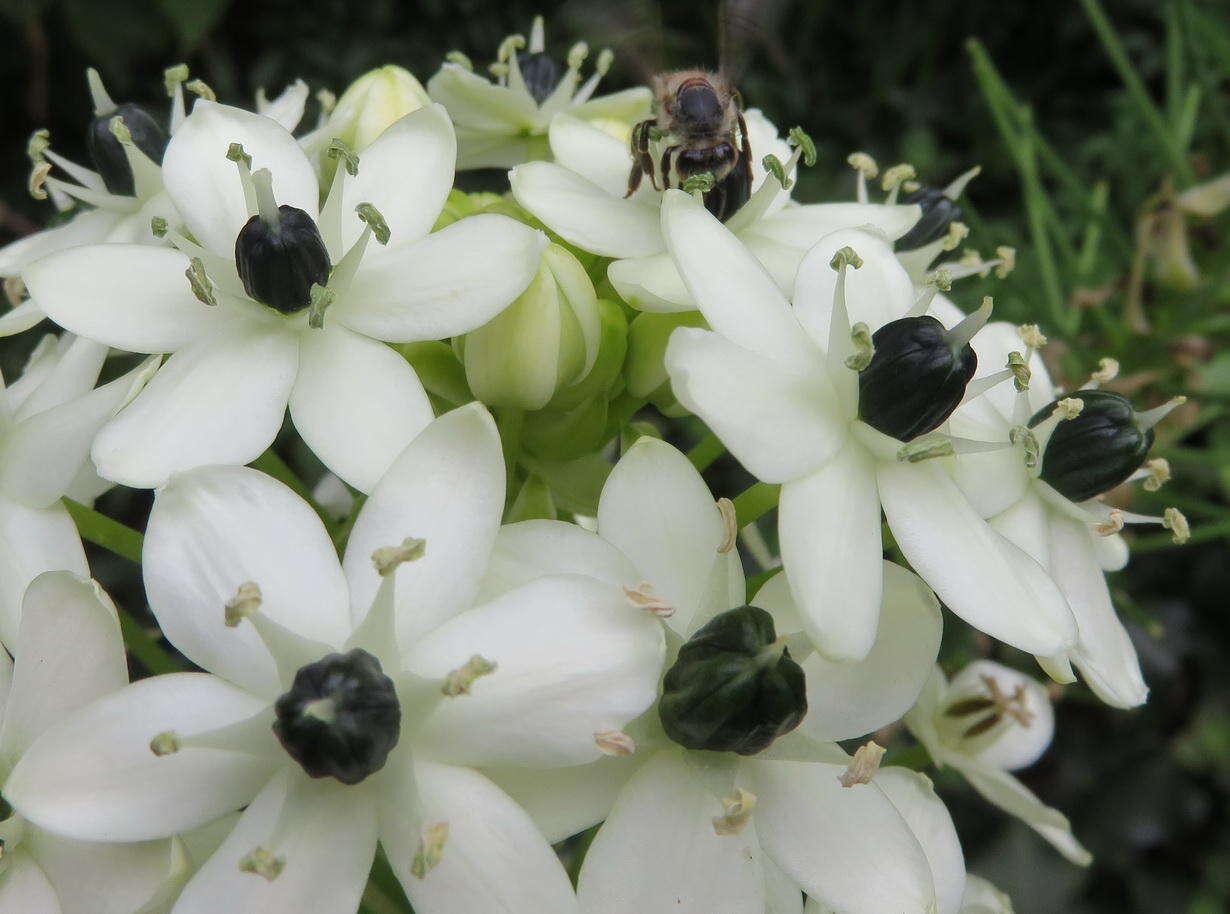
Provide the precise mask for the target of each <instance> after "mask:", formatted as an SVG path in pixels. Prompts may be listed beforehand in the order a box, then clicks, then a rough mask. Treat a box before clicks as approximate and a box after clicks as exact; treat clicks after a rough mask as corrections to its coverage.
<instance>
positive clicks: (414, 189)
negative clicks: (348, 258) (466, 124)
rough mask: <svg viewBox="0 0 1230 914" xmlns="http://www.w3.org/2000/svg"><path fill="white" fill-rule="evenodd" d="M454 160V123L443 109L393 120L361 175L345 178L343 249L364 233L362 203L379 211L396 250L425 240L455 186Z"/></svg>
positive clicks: (364, 159) (369, 151) (363, 160)
mask: <svg viewBox="0 0 1230 914" xmlns="http://www.w3.org/2000/svg"><path fill="white" fill-rule="evenodd" d="M456 160H457V139H456V137H455V136H454V135H453V124H452V122H451V121H450V120H449V119H448V113H447V112H446V111H445V110H444V108H442V107H441V106H440V105H431V106H430V107H427V108H420V109H419V110H417V111H412V112H411V113H410V114H407V115H406V116H405V117H403V118H401V119H400V120H398V121H394V122H393V124H392V125H391V126H389V127H388V128H387V129H386V130H385V131H384V133H382V134H380V136H379V137H378V138H377V139H376V141H375V142H374V143H372V144H371V145H370V146H368V147H367V148H366V149H364V150H363V153H362V155H361V156H360V157H359V173H358V174H357V175H355V176H354V177H353V178H352V177H350V176H349V175H347V176H346V177H345V178H344V179H343V184H342V188H343V194H342V209H341V216H342V247H343V248H344V249H349V247H350V246H351V245H352V244H354V243H355V241H356V240H357V239H358V237H359V235H360V234H361V233H362V229H363V222H362V221H361V220H360V219H359V218H358V216H356V215H355V212H354V210H355V207H356V206H358V205H359V204H360V203H371V204H372V205H373V206H375V207H376V209H378V210H379V211H380V215H382V216H383V217H384V221H385V222H386V223H387V224H388V226H389V233H390V237H389V244H391V245H392V246H393V247H394V248H397V247H400V246H401V245H403V244H408V243H410V242H412V241H416V240H418V239H419V238H422V237H423V236H424V235H426V234H427V233H428V232H429V231H431V227H432V225H433V224H434V223H435V221H436V217H438V216H439V215H440V210H441V209H442V208H443V207H444V200H445V198H446V197H448V192H449V190H450V189H451V188H452V186H453V163H454V162H456ZM394 176H396V177H394Z"/></svg>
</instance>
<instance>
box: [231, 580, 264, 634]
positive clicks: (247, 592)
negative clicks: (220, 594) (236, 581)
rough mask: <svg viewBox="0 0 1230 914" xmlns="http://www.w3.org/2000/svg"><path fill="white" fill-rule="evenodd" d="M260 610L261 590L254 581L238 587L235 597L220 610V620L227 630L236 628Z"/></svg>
mask: <svg viewBox="0 0 1230 914" xmlns="http://www.w3.org/2000/svg"><path fill="white" fill-rule="evenodd" d="M260 608H261V589H260V587H259V586H258V585H257V584H256V582H255V581H245V582H244V583H242V584H240V585H239V589H238V590H237V591H236V592H235V596H233V597H231V599H230V600H229V601H227V604H226V606H224V607H223V609H222V620H223V621H224V622H225V623H226V627H227V628H236V627H237V626H238V625H239V623H240V622H242V621H243V620H244V619H246V618H248V616H250V615H252V614H253V613H254V612H256V611H257V610H259V609H260Z"/></svg>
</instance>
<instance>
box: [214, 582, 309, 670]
mask: <svg viewBox="0 0 1230 914" xmlns="http://www.w3.org/2000/svg"><path fill="white" fill-rule="evenodd" d="M261 603H262V598H261V590H260V587H259V586H257V584H256V583H255V582H254V581H245V582H244V583H243V584H240V585H239V588H238V590H237V591H236V593H235V596H234V597H232V598H231V599H230V600H229V601H228V602H227V603H226V605H225V606H224V607H223V621H224V622H225V623H226V626H227V627H228V628H237V627H238V626H239V624H240V623H241V622H242V621H243V620H245V619H247V620H248V622H249V623H250V624H251V625H252V628H253V629H255V631H256V634H257V635H258V636H259V637H260V640H261V642H262V643H263V644H264V645H265V648H266V649H267V650H268V651H269V654H270V656H271V657H272V658H273V661H274V665H275V666H276V667H277V670H278V676H279V678H280V680H281V681H282V683H283V684H284V685H288V684H289V683H290V682H291V680H293V679H294V677H295V673H296V671H298V669H299V668H300V667H302V666H306V665H307V664H308V663H311V662H313V661H315V660H318V659H319V658H320V657H322V656H324V655H325V654H328V653H330V648H329V646H328V645H325V644H321V643H320V642H318V641H313V640H312V639H310V638H305V637H303V636H302V635H300V634H298V633H297V632H293V631H291V630H290V629H288V628H287V627H286V626H284V625H282V624H281V623H278V622H275V621H274V620H272V619H270V618H269V616H267V615H266V614H265V613H264V612H262V611H261Z"/></svg>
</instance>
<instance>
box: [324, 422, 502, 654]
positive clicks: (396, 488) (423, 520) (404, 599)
mask: <svg viewBox="0 0 1230 914" xmlns="http://www.w3.org/2000/svg"><path fill="white" fill-rule="evenodd" d="M503 511H504V459H503V454H502V452H501V450H500V436H499V433H498V432H497V431H496V428H495V422H493V421H492V419H491V416H490V414H489V413H488V412H487V410H486V409H484V408H483V407H482V406H481V405H480V404H477V403H475V404H471V405H469V406H463V407H461V408H460V409H455V410H453V411H452V412H449V413H445V414H444V415H443V416H441V417H440V418H438V419H436V420H435V421H433V422H432V423H431V424H430V425H428V426H427V427H426V428H425V429H424V430H423V431H422V432H421V433H420V434H419V436H418V437H417V438H415V439H414V441H412V442H411V443H410V446H409V447H407V448H406V449H405V451H403V452H402V454H401V456H400V457H398V458H397V460H395V461H394V462H393V465H392V466H391V467H390V468H389V471H388V473H386V474H385V476H384V478H383V479H381V480H380V483H379V484H378V485H377V486H376V488H375V489H373V490H372V494H371V497H370V498H368V500H367V503H366V504H365V505H364V506H363V510H362V511H361V512H360V514H359V517H358V520H357V521H355V525H354V529H353V530H352V531H351V533H350V539H349V540H348V541H347V544H346V556H345V559H344V561H343V563H342V567H343V568H344V569H345V570H346V579H347V581H348V582H349V584H350V594H351V606H352V607H353V612H354V614H355V622H356V623H357V622H358V621H360V619H361V618H362V616H363V615H364V614H365V613H366V612H367V608H368V607H369V606H370V605H371V603H372V600H373V599H374V598H375V596H376V591H377V590H378V589H379V587H380V575H378V574H377V573H376V569H375V567H374V566H373V565H372V553H373V552H375V551H376V550H377V549H379V548H381V547H384V546H396V545H398V544H399V543H401V542H402V541H403V540H405V539H406V538H407V537H417V538H419V539H423V540H426V543H427V546H426V553H425V554H424V555H423V556H422V558H419V559H416V560H415V561H413V562H408V563H406V564H404V565H402V566H401V567H400V568H398V569H397V571H396V574H397V614H398V629H397V631H398V637H399V641H400V643H401V645H402V646H403V648H405V647H406V646H408V645H410V644H411V643H412V642H413V639H414V638H415V637H416V636H417V635H418V634H420V633H422V632H425V631H429V630H431V629H432V628H435V627H436V626H437V625H439V624H440V623H441V622H443V621H444V620H446V619H448V618H450V617H452V616H454V615H456V614H457V613H459V612H461V611H462V610H465V609H469V608H470V607H471V606H473V605H474V597H475V595H476V594H477V592H478V587H479V582H480V580H481V579H482V575H483V569H484V568H485V567H486V564H487V557H488V556H489V555H490V553H491V547H492V545H493V543H494V542H495V535H496V531H497V530H498V529H499V526H500V516H501V514H502V513H503ZM467 656H468V655H467Z"/></svg>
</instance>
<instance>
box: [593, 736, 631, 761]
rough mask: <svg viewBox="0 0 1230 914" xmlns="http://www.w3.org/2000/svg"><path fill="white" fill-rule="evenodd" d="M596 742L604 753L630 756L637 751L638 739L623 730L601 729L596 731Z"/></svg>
mask: <svg viewBox="0 0 1230 914" xmlns="http://www.w3.org/2000/svg"><path fill="white" fill-rule="evenodd" d="M594 742H595V743H597V745H598V748H599V749H601V750H602V754H603V755H612V756H628V755H632V754H633V753H634V752H636V741H635V740H634V739H632V737H630V736H629V735H628V734H627V733H624V731H623V730H599V731H597V732H596V733H594Z"/></svg>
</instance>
